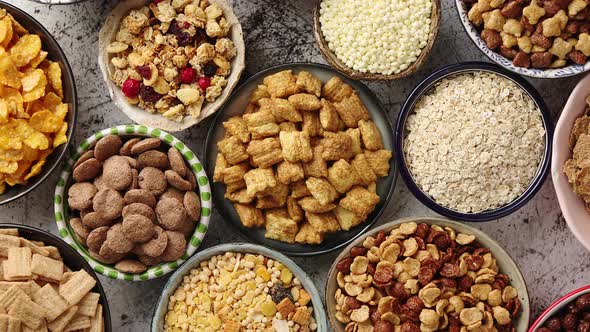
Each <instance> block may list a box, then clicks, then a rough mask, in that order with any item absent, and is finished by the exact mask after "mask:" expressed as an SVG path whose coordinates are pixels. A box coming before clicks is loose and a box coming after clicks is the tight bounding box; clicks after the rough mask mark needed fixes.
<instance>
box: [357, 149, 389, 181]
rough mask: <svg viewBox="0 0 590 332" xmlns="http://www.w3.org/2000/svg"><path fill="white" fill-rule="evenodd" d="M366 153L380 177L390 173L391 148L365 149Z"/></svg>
mask: <svg viewBox="0 0 590 332" xmlns="http://www.w3.org/2000/svg"><path fill="white" fill-rule="evenodd" d="M363 153H364V155H365V156H366V157H367V162H368V163H369V165H370V166H371V168H372V169H373V172H375V174H377V176H379V177H383V176H387V174H389V160H390V159H391V156H392V153H391V151H389V150H378V151H369V150H365V151H364V152H363Z"/></svg>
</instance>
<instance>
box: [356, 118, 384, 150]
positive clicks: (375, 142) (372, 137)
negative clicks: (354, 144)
mask: <svg viewBox="0 0 590 332" xmlns="http://www.w3.org/2000/svg"><path fill="white" fill-rule="evenodd" d="M359 129H360V131H361V137H362V138H363V143H364V144H365V148H367V150H371V151H375V150H381V149H383V141H382V140H381V133H380V132H379V128H377V126H376V125H375V123H374V122H373V121H371V120H368V121H365V120H361V121H359Z"/></svg>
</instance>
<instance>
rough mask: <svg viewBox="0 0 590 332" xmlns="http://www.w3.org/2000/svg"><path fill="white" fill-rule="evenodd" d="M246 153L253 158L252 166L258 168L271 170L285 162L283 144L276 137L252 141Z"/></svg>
mask: <svg viewBox="0 0 590 332" xmlns="http://www.w3.org/2000/svg"><path fill="white" fill-rule="evenodd" d="M246 152H247V153H248V154H249V155H250V156H251V159H250V160H251V162H252V165H254V166H256V167H261V168H269V167H271V166H272V165H274V164H278V163H280V162H282V161H283V150H282V149H281V143H280V142H279V140H278V138H276V137H269V138H265V139H262V140H252V141H251V142H250V144H248V148H247V149H246Z"/></svg>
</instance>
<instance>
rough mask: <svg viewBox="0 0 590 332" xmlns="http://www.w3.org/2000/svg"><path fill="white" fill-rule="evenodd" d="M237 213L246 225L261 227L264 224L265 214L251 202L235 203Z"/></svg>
mask: <svg viewBox="0 0 590 332" xmlns="http://www.w3.org/2000/svg"><path fill="white" fill-rule="evenodd" d="M233 206H234V209H235V210H236V213H237V214H238V216H239V217H240V221H241V222H242V225H244V227H248V228H251V227H260V226H263V225H264V216H263V215H262V211H260V210H259V209H257V208H255V207H253V206H252V205H250V204H237V203H236V204H233Z"/></svg>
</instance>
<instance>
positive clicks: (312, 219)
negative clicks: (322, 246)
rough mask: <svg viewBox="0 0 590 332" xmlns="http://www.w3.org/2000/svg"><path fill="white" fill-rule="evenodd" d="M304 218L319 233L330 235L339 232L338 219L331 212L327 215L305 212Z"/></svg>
mask: <svg viewBox="0 0 590 332" xmlns="http://www.w3.org/2000/svg"><path fill="white" fill-rule="evenodd" d="M305 218H307V221H308V222H309V224H310V225H312V226H313V228H315V229H316V230H317V231H318V232H320V233H332V232H338V231H339V230H340V224H339V223H338V219H336V216H335V215H334V213H333V212H332V211H330V212H327V213H311V212H305Z"/></svg>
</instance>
